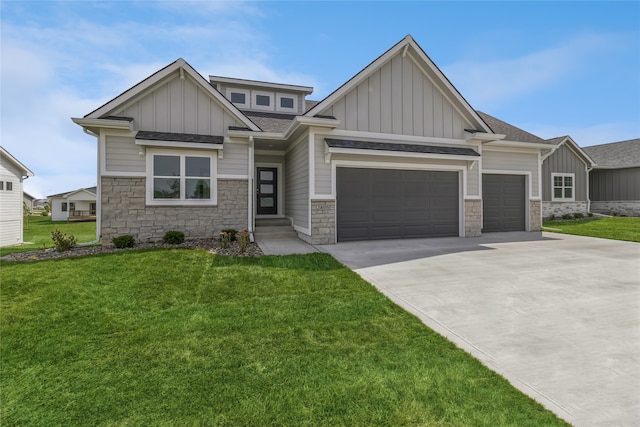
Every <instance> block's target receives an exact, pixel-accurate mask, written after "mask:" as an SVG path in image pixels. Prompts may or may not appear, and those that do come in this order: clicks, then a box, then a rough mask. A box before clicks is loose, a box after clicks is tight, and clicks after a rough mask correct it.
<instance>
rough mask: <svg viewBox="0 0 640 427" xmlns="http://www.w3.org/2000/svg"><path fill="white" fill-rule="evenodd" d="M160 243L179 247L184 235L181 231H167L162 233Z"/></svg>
mask: <svg viewBox="0 0 640 427" xmlns="http://www.w3.org/2000/svg"><path fill="white" fill-rule="evenodd" d="M162 241H163V242H164V243H168V244H170V245H179V244H181V243H183V242H184V233H183V232H182V231H167V232H166V233H164V237H163V238H162Z"/></svg>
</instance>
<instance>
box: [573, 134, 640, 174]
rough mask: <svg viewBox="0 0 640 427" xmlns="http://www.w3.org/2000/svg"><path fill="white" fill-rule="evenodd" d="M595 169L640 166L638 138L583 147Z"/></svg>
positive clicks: (639, 142)
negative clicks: (594, 164)
mask: <svg viewBox="0 0 640 427" xmlns="http://www.w3.org/2000/svg"><path fill="white" fill-rule="evenodd" d="M584 151H585V152H586V153H587V154H588V155H589V156H590V157H591V158H592V159H593V160H594V161H595V162H596V166H595V167H596V168H597V169H621V168H634V167H640V138H636V139H629V140H627V141H619V142H611V143H609V144H601V145H592V146H590V147H584Z"/></svg>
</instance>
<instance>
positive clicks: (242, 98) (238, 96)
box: [231, 92, 247, 104]
mask: <svg viewBox="0 0 640 427" xmlns="http://www.w3.org/2000/svg"><path fill="white" fill-rule="evenodd" d="M231 102H233V103H234V104H246V103H247V95H245V94H244V93H239V92H231Z"/></svg>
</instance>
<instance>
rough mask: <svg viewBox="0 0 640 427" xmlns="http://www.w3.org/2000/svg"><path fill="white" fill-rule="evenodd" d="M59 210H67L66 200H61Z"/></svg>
mask: <svg viewBox="0 0 640 427" xmlns="http://www.w3.org/2000/svg"><path fill="white" fill-rule="evenodd" d="M61 210H62V212H66V211H67V202H62V207H61Z"/></svg>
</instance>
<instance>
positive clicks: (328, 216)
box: [310, 200, 336, 245]
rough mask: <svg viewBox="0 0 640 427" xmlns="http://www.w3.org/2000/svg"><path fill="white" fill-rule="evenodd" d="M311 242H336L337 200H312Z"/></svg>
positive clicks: (326, 243)
mask: <svg viewBox="0 0 640 427" xmlns="http://www.w3.org/2000/svg"><path fill="white" fill-rule="evenodd" d="M310 243H311V244H312V245H332V244H334V243H336V202H335V200H312V201H311V242H310Z"/></svg>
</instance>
